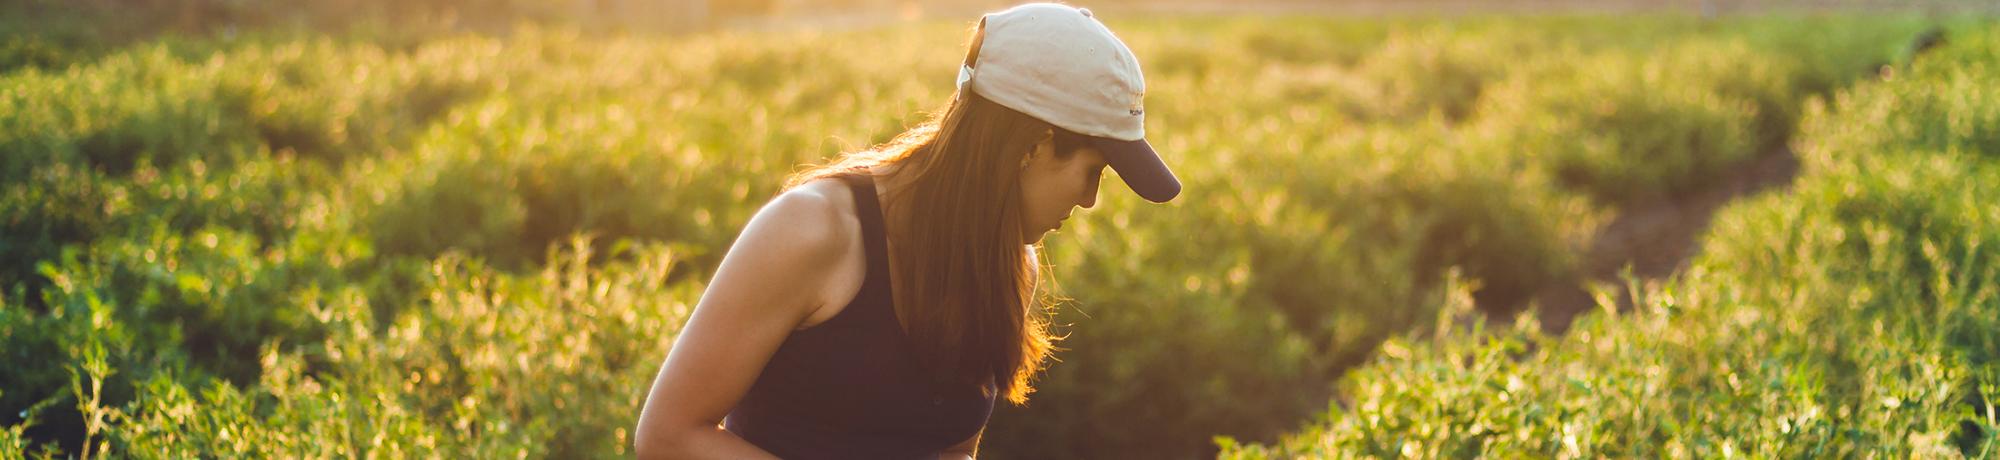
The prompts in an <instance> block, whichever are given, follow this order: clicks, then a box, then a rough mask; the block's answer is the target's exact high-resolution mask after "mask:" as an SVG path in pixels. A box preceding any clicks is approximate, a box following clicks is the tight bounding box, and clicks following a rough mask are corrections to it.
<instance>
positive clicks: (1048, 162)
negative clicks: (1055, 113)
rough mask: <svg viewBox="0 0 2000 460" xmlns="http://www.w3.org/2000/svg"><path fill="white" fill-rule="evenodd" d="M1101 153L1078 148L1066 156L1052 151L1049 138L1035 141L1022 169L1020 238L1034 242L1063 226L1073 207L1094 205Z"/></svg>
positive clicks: (1099, 175)
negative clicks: (1033, 147)
mask: <svg viewBox="0 0 2000 460" xmlns="http://www.w3.org/2000/svg"><path fill="white" fill-rule="evenodd" d="M1105 166H1106V165H1105V163H1104V154H1103V153H1100V152H1098V151H1097V149H1095V148H1091V147H1087V146H1086V147H1083V148H1080V149H1077V150H1076V151H1075V152H1074V153H1072V154H1070V155H1069V156H1068V157H1067V158H1059V155H1056V154H1055V143H1054V141H1053V138H1052V137H1044V138H1043V139H1042V142H1041V143H1038V144H1035V151H1034V152H1032V153H1030V154H1029V155H1028V158H1027V163H1026V164H1025V165H1023V166H1022V170H1021V240H1022V241H1026V242H1028V243H1034V242H1038V241H1041V240H1042V235H1044V234H1047V233H1048V232H1050V231H1054V230H1056V229H1058V228H1062V221H1063V220H1065V219H1068V218H1069V215H1070V212H1072V211H1074V210H1075V208H1076V207H1079V206H1081V207H1083V208H1085V209H1088V208H1090V207H1091V206H1096V205H1097V181H1098V179H1099V178H1101V177H1103V175H1104V167H1105Z"/></svg>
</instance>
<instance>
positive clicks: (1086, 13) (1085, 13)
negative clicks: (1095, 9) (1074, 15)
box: [1076, 7, 1096, 18]
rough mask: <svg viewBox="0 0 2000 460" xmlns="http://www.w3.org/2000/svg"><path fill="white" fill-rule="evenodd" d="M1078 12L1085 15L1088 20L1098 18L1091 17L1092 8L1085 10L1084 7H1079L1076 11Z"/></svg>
mask: <svg viewBox="0 0 2000 460" xmlns="http://www.w3.org/2000/svg"><path fill="white" fill-rule="evenodd" d="M1076 12H1078V13H1083V17H1086V18H1090V17H1096V16H1091V15H1090V8H1083V7H1077V9H1076Z"/></svg>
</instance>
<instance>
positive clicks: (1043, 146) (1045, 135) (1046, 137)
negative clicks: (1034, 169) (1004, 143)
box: [1021, 129, 1056, 169]
mask: <svg viewBox="0 0 2000 460" xmlns="http://www.w3.org/2000/svg"><path fill="white" fill-rule="evenodd" d="M1055 141H1056V131H1055V129H1044V130H1042V139H1041V140H1039V141H1035V145H1032V146H1029V147H1028V154H1027V155H1021V169H1028V162H1029V161H1032V160H1034V159H1035V157H1036V156H1038V155H1041V154H1042V151H1044V150H1047V151H1050V152H1053V151H1055Z"/></svg>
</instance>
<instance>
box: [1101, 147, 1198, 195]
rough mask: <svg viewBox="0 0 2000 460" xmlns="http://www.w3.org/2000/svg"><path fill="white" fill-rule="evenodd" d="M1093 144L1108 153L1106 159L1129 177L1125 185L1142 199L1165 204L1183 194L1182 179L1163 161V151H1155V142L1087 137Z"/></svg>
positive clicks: (1123, 175) (1121, 174)
mask: <svg viewBox="0 0 2000 460" xmlns="http://www.w3.org/2000/svg"><path fill="white" fill-rule="evenodd" d="M1086 137H1089V138H1090V140H1091V145H1092V146H1095V147H1097V151H1098V152H1101V153H1103V154H1104V161H1105V162H1106V163H1109V164H1110V165H1111V169H1115V170H1118V177H1120V178H1123V179H1125V186H1127V187H1131V188H1132V191H1133V192H1137V193H1138V194H1139V197H1140V198H1145V199H1146V201H1151V202H1154V203H1165V202H1167V200H1172V199H1174V196H1177V195H1180V194H1181V180H1180V179H1178V178H1175V177H1174V172H1173V171H1172V170H1169V169H1167V164H1166V162H1163V161H1160V154H1158V153H1155V152H1154V151H1153V145H1152V144H1149V143H1146V140H1145V139H1139V140H1133V141H1125V140H1118V139H1111V138H1106V137H1097V136H1086Z"/></svg>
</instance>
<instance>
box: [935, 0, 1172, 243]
mask: <svg viewBox="0 0 2000 460" xmlns="http://www.w3.org/2000/svg"><path fill="white" fill-rule="evenodd" d="M980 21H981V22H982V24H984V26H983V28H984V30H985V32H984V34H985V35H984V38H982V39H981V45H980V46H979V50H978V55H977V56H974V57H973V59H972V62H971V65H969V66H964V67H960V68H959V74H958V87H959V90H960V91H967V90H970V91H974V92H977V93H979V95H980V96H984V97H986V99H988V100H991V101H993V102H995V103H998V104H1000V105H1002V106H1005V107H1007V108H1010V109H1014V110H1017V111H1020V112H1021V113H1025V114H1027V115H1029V116H1032V117H1035V118H1037V119H1040V120H1042V121H1046V122H1048V123H1049V124H1053V125H1056V126H1057V127H1059V128H1062V129H1066V130H1069V131H1071V132H1074V133H1077V134H1081V135H1083V136H1084V137H1085V138H1087V139H1089V142H1090V144H1091V146H1093V147H1096V148H1097V150H1098V151H1099V152H1103V154H1104V160H1105V162H1106V163H1109V164H1110V166H1111V168H1112V169H1114V170H1117V171H1118V176H1119V177H1120V178H1123V179H1124V180H1125V185H1126V186H1128V187H1131V188H1132V191H1133V192H1137V193H1138V194H1139V196H1140V197H1142V198H1145V199H1146V200H1147V201H1152V202H1155V203H1165V202H1167V200H1171V199H1173V198H1174V196H1175V195H1179V194H1180V192H1181V182H1180V179H1177V178H1175V177H1174V172H1173V171H1172V170H1170V169H1168V168H1167V164H1166V162H1164V161H1162V160H1161V159H1160V155H1159V153H1158V152H1156V151H1154V150H1153V146H1152V144H1150V143H1147V142H1146V123H1145V121H1146V111H1145V107H1144V106H1143V105H1142V104H1141V99H1143V98H1144V97H1145V95H1146V81H1145V78H1144V77H1142V76H1141V75H1140V74H1139V60H1138V58H1136V57H1133V56H1132V50H1131V49H1130V48H1126V47H1125V43H1124V42H1122V41H1119V40H1118V37H1116V36H1113V35H1112V34H1111V29H1108V28H1105V27H1104V23H1102V22H1098V21H1097V18H1096V17H1095V16H1094V15H1092V14H1091V12H1090V10H1089V9H1086V8H1077V7H1072V6H1068V5H1061V4H1055V3H1030V4H1026V5H1020V6H1016V7H1013V8H1009V9H1007V10H1005V11H1000V12H997V13H990V14H987V15H986V16H985V17H984V18H982V19H980Z"/></svg>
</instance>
